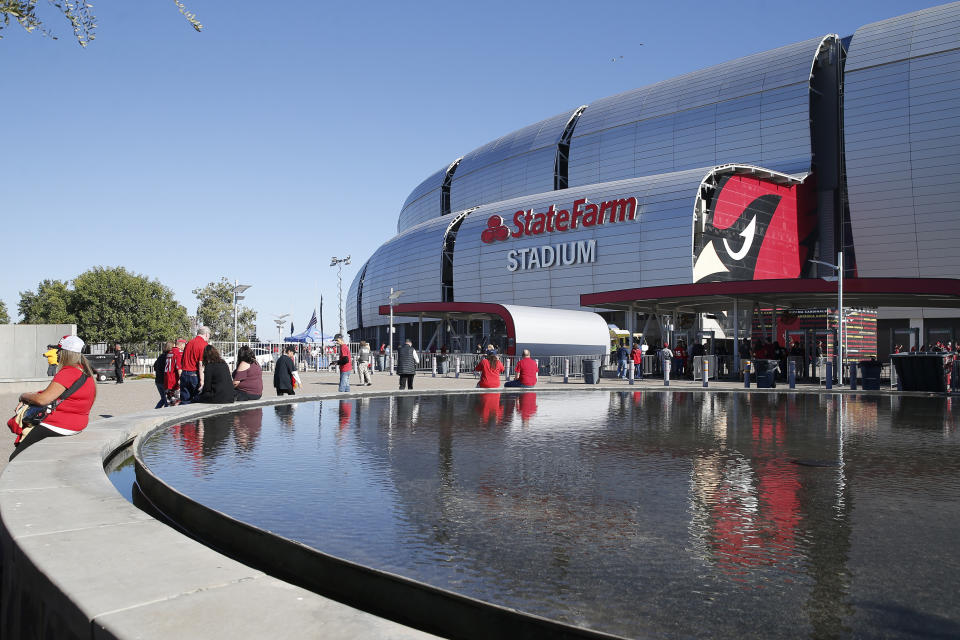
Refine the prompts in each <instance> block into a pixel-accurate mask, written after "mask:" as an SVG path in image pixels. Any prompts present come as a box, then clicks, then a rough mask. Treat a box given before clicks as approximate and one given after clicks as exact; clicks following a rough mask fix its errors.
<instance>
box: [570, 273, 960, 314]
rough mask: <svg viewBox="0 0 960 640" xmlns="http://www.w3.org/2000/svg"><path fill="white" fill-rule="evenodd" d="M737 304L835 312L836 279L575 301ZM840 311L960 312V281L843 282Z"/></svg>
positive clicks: (708, 307)
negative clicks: (924, 309) (936, 309)
mask: <svg viewBox="0 0 960 640" xmlns="http://www.w3.org/2000/svg"><path fill="white" fill-rule="evenodd" d="M736 301H743V302H752V303H755V304H757V305H758V306H761V307H766V308H775V307H778V308H787V309H812V308H820V307H835V306H836V303H837V282H836V280H823V279H820V278H799V279H797V278H791V279H784V280H740V281H731V282H698V283H696V284H680V285H667V286H661V287H641V288H636V289H618V290H614V291H603V292H599V293H585V294H582V295H581V296H580V304H581V305H583V306H584V307H596V308H602V309H610V310H619V311H631V310H632V311H636V312H638V313H658V312H665V313H671V312H675V311H679V312H681V313H713V312H719V311H728V310H730V309H731V308H732V306H733V303H734V302H736ZM843 305H844V307H857V308H865V307H866V308H874V307H946V308H960V280H957V279H953V278H844V281H843Z"/></svg>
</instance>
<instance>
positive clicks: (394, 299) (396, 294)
mask: <svg viewBox="0 0 960 640" xmlns="http://www.w3.org/2000/svg"><path fill="white" fill-rule="evenodd" d="M402 293H403V290H400V291H394V290H393V287H390V339H389V341H388V342H389V344H390V362H389V363H388V364H387V366H388V367H390V375H393V305H395V304H397V298H399V297H400V294H402Z"/></svg>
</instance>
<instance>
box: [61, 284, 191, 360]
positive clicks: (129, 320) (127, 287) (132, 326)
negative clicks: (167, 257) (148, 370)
mask: <svg viewBox="0 0 960 640" xmlns="http://www.w3.org/2000/svg"><path fill="white" fill-rule="evenodd" d="M73 285H74V290H73V293H72V296H71V297H70V305H69V309H70V310H71V311H72V312H73V314H74V315H75V317H76V318H77V332H78V333H79V334H80V335H81V336H83V338H84V339H85V340H87V341H88V342H108V341H115V342H144V341H147V340H163V339H172V338H175V337H177V336H185V335H186V333H187V330H188V328H189V321H188V319H187V310H186V308H184V307H183V306H182V305H180V304H178V303H177V301H176V300H174V297H173V291H172V290H170V288H168V287H165V286H164V285H162V284H160V283H159V282H157V281H156V280H150V279H149V278H147V277H146V276H141V275H137V274H133V273H130V272H128V271H127V270H126V269H124V268H123V267H116V268H105V267H94V268H93V269H91V270H89V271H86V272H84V273H81V274H80V275H79V276H77V277H76V279H75V280H74V281H73Z"/></svg>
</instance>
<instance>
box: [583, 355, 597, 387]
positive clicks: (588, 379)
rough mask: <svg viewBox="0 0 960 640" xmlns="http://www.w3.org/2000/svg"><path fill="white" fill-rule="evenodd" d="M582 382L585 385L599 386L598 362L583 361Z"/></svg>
mask: <svg viewBox="0 0 960 640" xmlns="http://www.w3.org/2000/svg"><path fill="white" fill-rule="evenodd" d="M583 381H584V382H585V383H586V384H600V361H599V360H584V361H583Z"/></svg>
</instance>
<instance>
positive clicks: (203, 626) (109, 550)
mask: <svg viewBox="0 0 960 640" xmlns="http://www.w3.org/2000/svg"><path fill="white" fill-rule="evenodd" d="M335 397H338V396H337V395H332V394H326V395H316V396H299V397H296V398H290V397H287V398H284V399H273V400H267V401H258V402H245V403H243V404H242V405H203V406H197V405H189V406H187V407H175V408H172V409H167V410H164V411H162V412H161V411H149V412H143V413H139V414H134V415H130V416H124V417H118V418H111V419H108V420H100V421H97V422H94V423H91V425H90V426H89V427H88V428H87V429H86V430H85V431H84V432H83V433H81V434H79V435H77V436H73V437H70V438H52V439H47V440H45V441H44V442H42V443H40V444H38V445H35V446H33V447H30V448H29V449H26V450H25V451H24V452H23V453H22V454H20V455H19V456H17V457H16V458H15V459H14V460H13V461H11V462H10V463H9V464H8V465H7V468H6V469H5V471H4V473H3V476H2V477H0V524H2V527H0V550H2V565H0V570H2V586H0V588H2V592H0V598H2V600H0V636H2V637H5V638H50V637H54V638H97V639H100V638H147V639H149V638H157V639H160V638H162V639H164V640H167V639H169V638H199V637H203V638H209V639H218V638H223V639H224V640H235V639H236V638H250V637H281V638H318V637H323V638H351V639H353V638H360V637H362V638H416V639H423V638H432V637H434V636H430V635H428V634H426V633H422V632H420V631H417V630H414V629H410V628H408V627H404V626H402V625H399V624H396V623H394V622H391V621H388V620H384V619H382V618H378V617H376V616H373V615H371V614H368V613H365V612H362V611H359V610H357V609H354V608H352V607H348V606H346V605H343V604H340V603H338V602H335V601H333V600H330V599H327V598H324V597H321V596H318V595H316V594H314V593H312V592H310V591H306V590H304V589H301V588H299V587H295V586H293V585H290V584H288V583H285V582H283V581H281V580H277V579H275V578H272V577H270V576H268V575H266V574H264V573H262V572H260V571H256V570H254V569H251V568H250V567H247V566H245V565H243V564H240V563H239V562H236V561H234V560H231V559H230V558H227V557H226V556H223V555H221V554H219V553H217V552H216V551H213V550H212V549H209V548H208V547H206V546H204V545H202V544H200V543H199V542H195V541H193V540H191V539H190V538H187V537H186V536H183V535H181V534H180V533H178V532H177V531H175V530H174V529H171V528H170V527H168V526H167V525H164V524H162V523H160V522H159V521H157V520H154V519H153V518H151V517H150V516H148V515H147V514H145V513H144V512H142V511H140V510H139V509H137V508H136V507H134V506H133V505H132V504H130V503H129V502H128V501H127V500H126V499H125V498H123V496H121V495H120V494H119V493H118V492H117V491H116V489H115V488H114V487H113V485H112V484H111V483H110V481H109V479H108V478H107V476H106V474H105V473H104V470H103V462H104V460H105V459H106V458H107V457H108V456H109V455H110V454H111V453H112V452H113V451H115V450H116V449H118V448H120V447H121V446H123V445H125V444H127V443H129V442H130V441H132V440H133V439H134V438H135V437H136V436H137V435H138V434H140V433H143V432H145V431H148V430H150V429H152V428H155V427H157V426H160V425H164V424H175V423H177V422H180V421H182V420H184V419H189V418H195V417H200V416H203V415H208V414H211V413H219V412H223V411H230V410H231V409H233V410H239V409H247V408H251V407H255V406H266V405H272V404H279V403H288V402H290V401H291V400H293V401H295V402H304V401H309V400H321V399H329V398H335ZM341 397H342V396H341ZM351 397H354V396H351Z"/></svg>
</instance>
